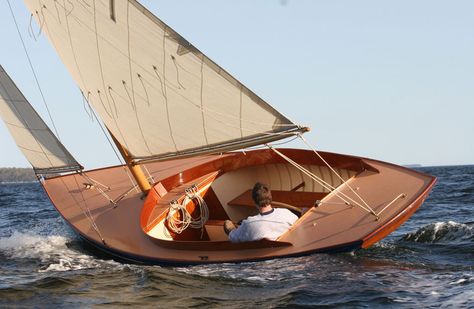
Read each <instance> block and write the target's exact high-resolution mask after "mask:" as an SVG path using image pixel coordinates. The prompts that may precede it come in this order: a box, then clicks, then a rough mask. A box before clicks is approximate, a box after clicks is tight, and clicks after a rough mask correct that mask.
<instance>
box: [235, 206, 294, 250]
mask: <svg viewBox="0 0 474 309" xmlns="http://www.w3.org/2000/svg"><path fill="white" fill-rule="evenodd" d="M296 220H298V217H297V216H296V215H295V214H294V213H292V212H291V211H289V210H288V209H284V208H273V210H271V211H269V212H266V213H263V214H258V215H256V216H252V217H248V218H247V219H245V220H244V221H242V224H241V225H240V226H239V227H238V228H237V229H235V230H233V231H231V232H230V234H229V240H230V241H231V242H244V241H253V240H260V239H263V238H268V239H270V240H276V239H277V238H278V237H280V236H281V235H283V233H285V232H286V231H287V230H288V228H290V226H291V225H292V224H293V223H294V222H295V221H296Z"/></svg>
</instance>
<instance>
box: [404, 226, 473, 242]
mask: <svg viewBox="0 0 474 309" xmlns="http://www.w3.org/2000/svg"><path fill="white" fill-rule="evenodd" d="M403 240H405V241H412V242H420V243H445V242H450V243H451V242H470V241H473V240H474V223H472V222H469V223H457V222H454V221H448V222H436V223H432V224H429V225H426V226H424V227H422V228H420V229H419V230H417V231H416V232H414V233H409V234H407V235H405V236H404V237H403Z"/></svg>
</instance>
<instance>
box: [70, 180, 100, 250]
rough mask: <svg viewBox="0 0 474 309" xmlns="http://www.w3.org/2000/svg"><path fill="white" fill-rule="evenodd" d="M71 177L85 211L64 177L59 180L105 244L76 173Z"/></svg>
mask: <svg viewBox="0 0 474 309" xmlns="http://www.w3.org/2000/svg"><path fill="white" fill-rule="evenodd" d="M72 177H73V178H74V181H75V182H76V187H77V189H78V191H79V192H81V196H82V201H83V202H84V205H85V207H86V210H87V211H85V210H84V207H82V206H81V203H80V202H78V201H77V200H76V198H75V197H74V194H72V193H71V190H70V189H69V187H68V185H67V184H66V182H65V181H64V179H63V178H62V177H61V181H62V183H63V184H64V186H65V187H66V189H67V191H68V193H69V195H71V197H72V199H73V200H74V202H75V203H76V205H77V206H79V208H80V209H81V210H82V214H83V215H84V216H85V217H86V218H87V219H88V220H89V223H90V224H91V226H92V228H93V229H94V231H95V232H96V233H97V235H99V237H100V240H102V243H103V244H104V245H105V244H106V243H105V240H104V237H103V236H102V233H101V232H100V229H99V226H97V224H96V223H95V220H94V216H93V215H92V213H91V211H90V208H89V206H88V205H87V202H86V199H85V197H84V194H83V193H82V190H81V188H80V186H79V183H78V182H77V179H76V175H73V176H72Z"/></svg>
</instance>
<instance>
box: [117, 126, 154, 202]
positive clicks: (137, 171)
mask: <svg viewBox="0 0 474 309" xmlns="http://www.w3.org/2000/svg"><path fill="white" fill-rule="evenodd" d="M109 134H110V136H112V139H113V141H114V143H115V146H117V148H118V150H119V151H120V154H121V155H122V157H123V159H124V160H125V163H126V164H127V166H128V169H129V170H130V172H132V175H133V178H135V181H136V182H137V184H138V186H139V187H140V190H142V192H143V194H145V195H147V194H148V191H150V189H151V185H150V183H149V182H148V180H147V177H146V176H145V174H144V173H143V170H142V168H141V167H140V166H139V165H136V164H134V163H133V160H132V157H131V156H130V154H129V152H128V150H127V149H126V148H125V147H124V146H123V145H122V144H120V142H119V141H118V140H117V139H116V138H115V136H114V135H113V134H112V132H110V131H109Z"/></svg>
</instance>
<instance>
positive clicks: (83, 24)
mask: <svg viewBox="0 0 474 309" xmlns="http://www.w3.org/2000/svg"><path fill="white" fill-rule="evenodd" d="M94 3H95V2H94ZM94 8H95V7H94ZM94 16H95V11H94ZM73 17H74V18H75V19H76V21H77V22H78V23H79V24H81V25H82V26H84V27H85V28H86V29H88V30H90V31H92V32H94V33H95V35H96V36H99V37H100V38H101V40H103V41H104V42H105V43H107V44H109V45H110V46H111V47H113V48H114V49H115V50H116V51H117V52H120V53H121V54H122V55H124V56H125V57H128V56H127V55H126V54H125V53H122V51H121V50H120V49H118V48H117V47H116V46H114V44H113V43H112V42H110V41H108V40H107V39H106V38H104V37H102V36H100V34H98V33H97V31H95V30H94V29H92V28H90V27H89V26H88V25H87V24H85V23H84V22H83V21H81V20H80V19H78V18H77V17H75V16H73ZM166 29H167V27H166V26H165V27H164V28H162V30H163V32H164V34H163V36H164V37H165V36H166ZM163 43H165V42H163ZM163 50H165V46H164V47H163ZM163 57H166V53H163ZM206 59H207V58H206ZM129 61H132V63H133V64H134V65H135V66H137V67H140V68H142V69H144V70H146V69H145V68H144V67H142V66H141V65H140V64H139V63H136V62H134V61H133V59H130V58H129ZM216 74H218V73H217V72H216ZM241 86H242V87H243V88H244V86H243V85H241ZM179 95H180V94H179ZM180 96H181V95H180ZM244 121H246V120H244ZM254 123H256V124H261V123H260V122H254ZM270 125H273V126H285V124H270ZM290 126H291V125H290Z"/></svg>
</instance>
